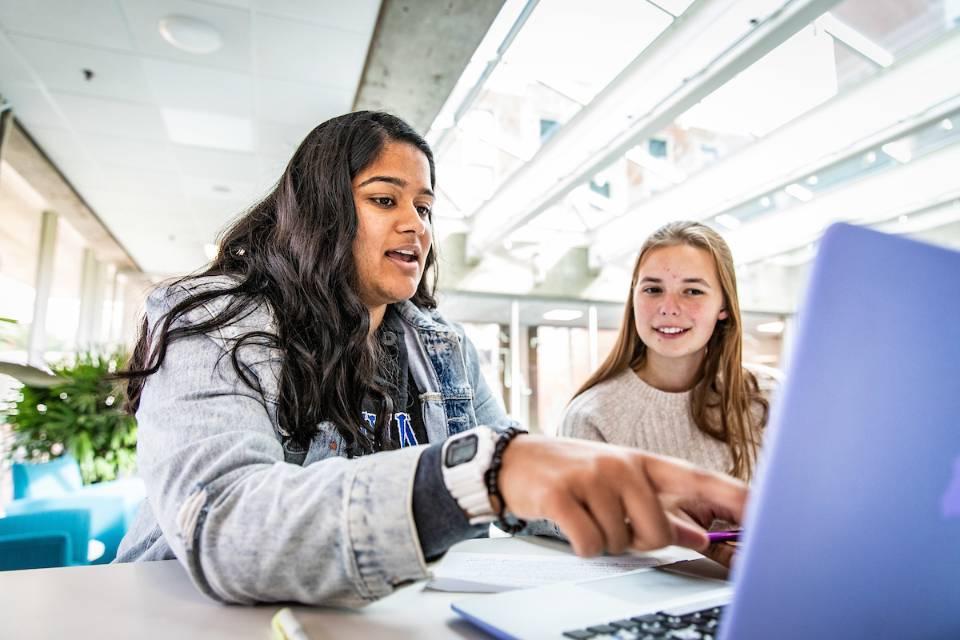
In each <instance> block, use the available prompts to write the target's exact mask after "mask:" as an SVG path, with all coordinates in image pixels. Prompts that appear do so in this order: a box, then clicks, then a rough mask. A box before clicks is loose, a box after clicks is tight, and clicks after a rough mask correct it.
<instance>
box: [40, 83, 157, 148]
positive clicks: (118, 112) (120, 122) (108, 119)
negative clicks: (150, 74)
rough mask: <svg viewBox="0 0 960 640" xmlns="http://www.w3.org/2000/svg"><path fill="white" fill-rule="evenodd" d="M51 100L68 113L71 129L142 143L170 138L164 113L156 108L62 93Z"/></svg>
mask: <svg viewBox="0 0 960 640" xmlns="http://www.w3.org/2000/svg"><path fill="white" fill-rule="evenodd" d="M51 97H52V98H53V100H54V102H55V103H56V104H57V106H59V108H60V110H61V111H63V112H64V113H65V114H68V117H69V119H70V124H71V127H72V128H73V129H74V130H75V131H77V132H81V133H103V134H107V135H116V136H129V137H130V138H132V139H139V140H156V141H165V140H166V139H167V135H166V130H165V129H164V127H163V121H162V120H161V119H160V110H159V109H157V108H156V107H154V106H152V105H144V104H137V103H134V102H123V101H120V100H105V99H101V98H93V97H89V96H80V95H75V94H71V93H60V92H52V93H51Z"/></svg>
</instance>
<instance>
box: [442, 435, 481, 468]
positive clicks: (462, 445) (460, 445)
mask: <svg viewBox="0 0 960 640" xmlns="http://www.w3.org/2000/svg"><path fill="white" fill-rule="evenodd" d="M478 442H479V440H478V439H477V436H476V434H473V433H471V434H470V435H469V436H466V437H464V438H458V439H457V440H454V441H453V442H451V443H450V444H449V445H447V459H446V460H444V464H445V465H446V466H448V467H455V466H457V465H458V464H463V463H464V462H470V461H471V460H473V456H475V455H477V444H478Z"/></svg>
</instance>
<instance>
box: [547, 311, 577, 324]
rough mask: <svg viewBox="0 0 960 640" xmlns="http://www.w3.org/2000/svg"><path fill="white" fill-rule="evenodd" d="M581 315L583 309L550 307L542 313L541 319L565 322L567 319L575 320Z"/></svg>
mask: <svg viewBox="0 0 960 640" xmlns="http://www.w3.org/2000/svg"><path fill="white" fill-rule="evenodd" d="M582 316H583V311H577V310H576V309H551V310H550V311H547V312H546V313H544V314H543V319H544V320H553V321H558V322H567V321H569V320H576V319H577V318H580V317H582Z"/></svg>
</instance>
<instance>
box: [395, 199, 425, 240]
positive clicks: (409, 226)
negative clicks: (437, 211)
mask: <svg viewBox="0 0 960 640" xmlns="http://www.w3.org/2000/svg"><path fill="white" fill-rule="evenodd" d="M428 224H429V222H428V220H427V219H426V218H422V217H421V216H420V212H419V211H417V207H416V205H414V204H410V205H409V206H406V207H403V212H402V214H401V215H400V219H399V221H398V229H399V231H400V232H401V233H408V232H410V231H412V232H413V233H414V234H416V235H418V236H422V235H423V234H424V233H426V231H427V225H428Z"/></svg>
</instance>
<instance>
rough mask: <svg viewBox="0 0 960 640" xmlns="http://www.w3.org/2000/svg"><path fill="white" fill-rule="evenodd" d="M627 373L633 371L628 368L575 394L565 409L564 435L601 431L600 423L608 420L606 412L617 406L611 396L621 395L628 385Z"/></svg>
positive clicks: (577, 435)
mask: <svg viewBox="0 0 960 640" xmlns="http://www.w3.org/2000/svg"><path fill="white" fill-rule="evenodd" d="M625 374H632V372H631V371H630V370H629V369H627V370H626V371H624V372H620V373H618V374H616V375H614V376H613V377H612V378H608V379H607V380H604V381H603V382H600V383H598V384H595V385H593V386H592V387H590V388H589V389H587V390H586V391H584V392H583V393H580V394H578V395H576V396H574V398H573V399H572V400H570V403H569V404H568V405H567V408H566V409H564V412H563V417H562V418H561V432H562V433H563V434H564V435H569V436H574V437H580V435H579V434H582V433H583V432H585V431H590V430H593V429H596V430H598V431H599V424H601V423H605V422H607V420H606V418H608V416H607V415H606V414H608V413H611V408H613V407H616V406H617V405H616V404H615V403H613V402H612V401H611V398H617V397H620V396H621V395H622V393H623V390H624V387H626V386H627V385H626V381H625V380H624V377H625Z"/></svg>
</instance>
